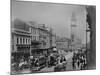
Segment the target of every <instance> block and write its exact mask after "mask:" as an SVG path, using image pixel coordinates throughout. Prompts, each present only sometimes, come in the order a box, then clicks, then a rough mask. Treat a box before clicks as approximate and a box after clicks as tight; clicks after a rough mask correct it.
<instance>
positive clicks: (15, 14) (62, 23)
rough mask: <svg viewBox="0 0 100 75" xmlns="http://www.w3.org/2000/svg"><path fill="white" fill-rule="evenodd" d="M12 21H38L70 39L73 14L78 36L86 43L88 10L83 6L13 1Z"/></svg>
mask: <svg viewBox="0 0 100 75" xmlns="http://www.w3.org/2000/svg"><path fill="white" fill-rule="evenodd" d="M11 4H12V7H11V10H12V11H11V16H12V21H13V20H14V19H16V18H18V19H21V20H24V21H36V22H37V23H39V24H46V26H48V27H52V28H53V31H54V32H55V33H56V34H57V35H58V36H62V37H67V38H70V34H71V28H70V26H71V23H72V22H71V17H72V13H73V12H74V13H75V16H76V25H77V29H76V36H77V37H79V38H81V39H82V42H83V43H85V42H86V32H85V30H86V10H85V6H82V5H69V4H56V3H43V2H42V3H41V2H25V1H15V0H12V3H11Z"/></svg>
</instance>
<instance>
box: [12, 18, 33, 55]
mask: <svg viewBox="0 0 100 75" xmlns="http://www.w3.org/2000/svg"><path fill="white" fill-rule="evenodd" d="M11 34H12V35H11V41H12V52H23V53H30V45H31V36H30V30H29V26H28V25H27V24H26V23H25V22H23V21H21V20H18V19H16V20H14V21H13V22H12V29H11Z"/></svg>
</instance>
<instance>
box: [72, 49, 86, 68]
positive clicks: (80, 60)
mask: <svg viewBox="0 0 100 75" xmlns="http://www.w3.org/2000/svg"><path fill="white" fill-rule="evenodd" d="M72 60H73V61H72V66H73V70H85V69H86V68H87V60H86V53H85V52H83V51H82V50H80V51H79V52H77V53H75V52H74V54H73V58H72Z"/></svg>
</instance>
